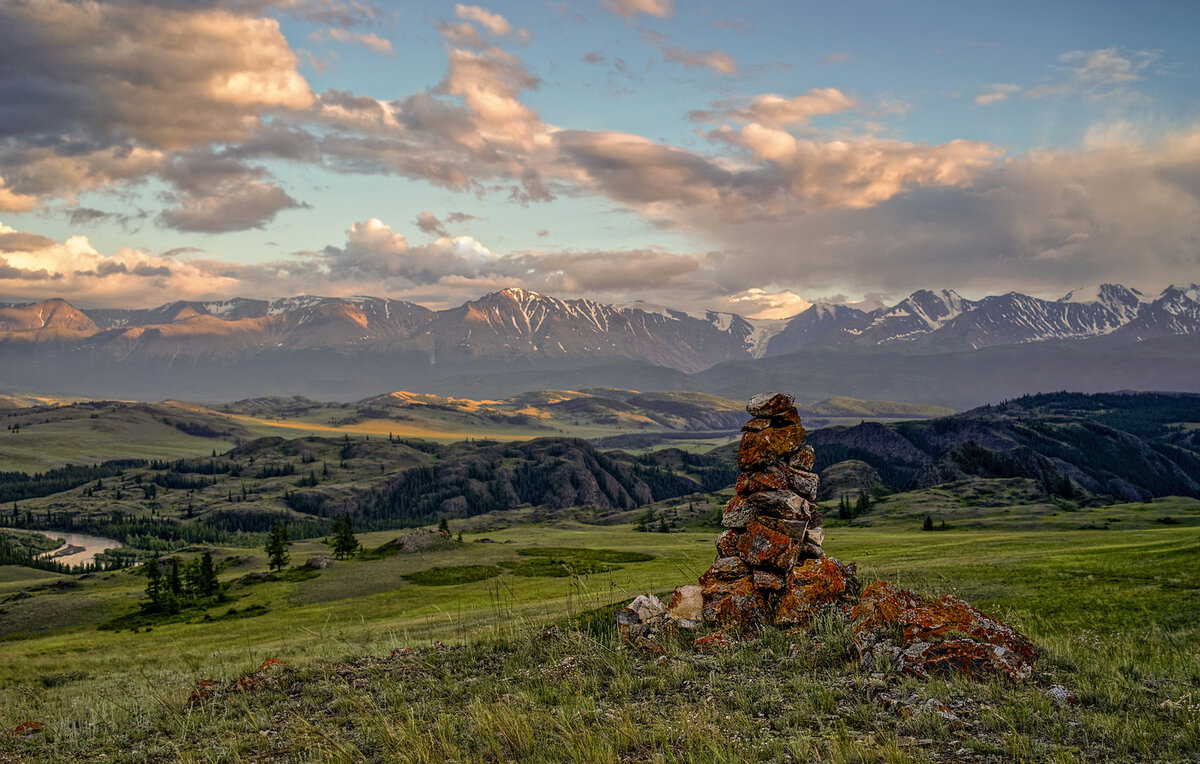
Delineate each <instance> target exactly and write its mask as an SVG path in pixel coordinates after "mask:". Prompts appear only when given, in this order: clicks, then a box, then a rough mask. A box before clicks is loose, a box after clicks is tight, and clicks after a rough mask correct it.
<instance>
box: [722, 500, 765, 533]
mask: <svg viewBox="0 0 1200 764" xmlns="http://www.w3.org/2000/svg"><path fill="white" fill-rule="evenodd" d="M756 517H758V511H757V510H756V509H755V508H754V507H753V506H751V505H750V504H749V503H748V502H747V500H746V497H745V496H734V497H733V498H732V499H730V500H729V501H728V503H726V504H725V512H724V514H722V515H721V525H723V526H725V527H726V528H745V527H746V523H748V522H750V521H751V520H753V519H754V518H756Z"/></svg>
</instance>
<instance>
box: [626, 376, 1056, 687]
mask: <svg viewBox="0 0 1200 764" xmlns="http://www.w3.org/2000/svg"><path fill="white" fill-rule="evenodd" d="M746 411H747V412H748V413H749V414H750V416H751V417H752V418H751V419H750V421H749V422H747V423H746V425H745V426H744V427H742V439H741V443H740V445H739V448H738V458H737V464H738V470H739V475H738V479H737V486H736V494H735V495H734V497H733V498H732V499H730V501H729V503H728V504H726V505H725V512H724V515H723V518H722V525H724V526H725V528H726V530H725V531H724V532H723V533H722V534H721V535H720V536H719V537H718V538H717V543H716V546H717V557H716V560H715V561H714V562H713V564H712V566H711V567H709V569H708V570H707V571H706V572H705V573H704V574H703V575H702V576H700V580H699V583H698V584H691V585H688V586H681V587H679V588H677V589H676V590H675V592H674V595H673V596H672V597H671V603H670V605H669V606H667V607H665V608H664V606H663V605H662V603H661V602H660V601H659V600H658V599H657V598H655V597H653V596H652V595H650V596H647V595H643V596H641V597H639V598H638V599H636V600H634V602H633V603H631V605H630V607H628V608H622V609H620V610H619V611H618V612H617V625H618V629H619V630H620V632H621V633H622V635H624V636H625V638H626V639H628V640H629V641H630V642H632V643H634V644H637V645H639V646H643V647H644V646H647V645H656V644H657V643H656V642H655V641H654V638H655V635H656V634H657V633H658V631H659V630H660V629H663V628H664V627H665V628H683V629H696V628H699V627H700V626H702V625H707V626H710V627H716V628H719V629H723V630H725V631H728V632H731V633H734V634H742V635H748V634H753V633H755V632H757V631H758V630H760V629H762V628H763V627H765V626H768V625H772V626H776V627H779V628H783V629H788V630H799V629H804V628H805V627H807V626H808V625H809V624H810V623H811V622H812V619H813V617H814V616H816V615H817V614H818V613H821V612H834V613H839V614H841V615H843V616H844V617H846V618H848V619H850V620H851V621H852V624H853V630H854V642H855V646H856V648H857V649H858V652H859V655H860V657H861V659H862V661H863V663H864V665H865V666H868V667H872V668H876V669H879V668H885V667H892V668H895V669H896V670H900V671H905V672H908V673H910V674H915V675H917V676H920V677H925V678H928V677H930V676H932V675H934V674H944V673H949V672H954V671H960V672H965V673H967V674H970V675H973V676H976V677H979V678H984V677H988V676H1005V677H1008V678H1010V679H1013V680H1024V679H1028V678H1029V677H1030V676H1031V675H1032V674H1033V667H1034V664H1035V662H1036V660H1037V650H1036V648H1034V646H1033V643H1032V642H1030V641H1029V639H1028V638H1026V637H1025V636H1024V635H1022V634H1020V633H1019V632H1017V631H1015V630H1014V629H1012V628H1010V627H1008V626H1005V625H1004V624H1003V623H1001V622H999V621H997V620H996V619H994V618H990V617H988V616H987V615H984V614H983V613H981V612H980V611H978V610H976V609H975V608H973V607H971V606H970V605H968V604H967V603H966V602H963V601H962V600H960V599H958V598H957V597H953V596H950V595H946V596H944V597H942V598H941V599H938V600H936V601H930V600H926V599H923V598H921V597H919V596H917V595H915V594H913V593H912V592H908V591H905V590H904V589H900V588H899V587H896V586H893V585H891V584H889V583H887V582H884V581H877V582H875V583H873V584H871V585H870V586H868V587H867V589H866V591H863V590H862V588H861V586H860V585H859V582H858V577H857V570H856V568H855V565H854V563H848V564H843V563H841V562H839V561H837V560H836V559H834V558H832V557H828V556H826V554H825V551H824V548H823V546H824V541H825V532H824V530H823V529H822V528H821V520H822V517H821V513H820V512H819V511H818V509H817V507H816V505H815V504H814V502H815V501H816V499H817V490H818V488H819V485H820V479H819V478H818V477H817V475H816V473H814V472H813V471H812V467H813V464H814V461H815V458H816V455H815V453H814V452H813V449H812V447H811V446H808V445H806V444H805V442H804V441H805V431H804V427H803V425H802V424H801V422H800V416H799V414H798V413H797V412H796V408H795V405H794V400H793V398H792V396H790V395H785V394H782V393H762V394H760V395H756V396H754V397H753V398H751V399H750V402H749V403H748V404H747V405H746ZM729 644H730V641H729V638H728V637H727V636H726V635H725V634H722V633H719V632H714V633H713V634H709V635H708V636H705V637H701V638H700V639H698V640H696V646H697V649H700V650H710V649H714V647H715V648H718V649H720V648H724V647H726V646H727V645H729Z"/></svg>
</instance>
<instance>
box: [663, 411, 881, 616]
mask: <svg viewBox="0 0 1200 764" xmlns="http://www.w3.org/2000/svg"><path fill="white" fill-rule="evenodd" d="M746 411H747V412H748V413H749V414H750V416H751V417H753V419H751V420H750V421H749V422H747V423H746V425H745V426H744V427H742V440H741V444H740V445H739V448H738V460H737V464H738V471H739V474H738V479H737V489H736V490H737V493H736V494H735V495H734V497H733V498H732V499H730V500H729V503H728V504H726V505H725V514H724V516H723V518H722V521H721V524H722V525H724V526H725V528H726V529H727V530H726V531H725V532H724V533H722V534H721V535H720V536H719V537H718V538H717V559H716V562H714V563H713V564H712V567H710V568H709V569H708V571H707V572H706V573H705V574H704V575H702V576H701V577H700V583H699V585H693V586H682V587H680V588H679V589H677V590H676V591H675V596H674V597H672V602H671V612H672V613H680V614H681V615H685V614H686V615H692V616H695V615H697V613H696V610H697V607H696V606H697V604H698V605H699V613H698V615H699V618H698V619H696V620H700V621H702V622H704V623H707V624H710V625H715V626H720V627H722V628H725V629H730V630H732V631H738V632H752V631H756V630H758V629H759V628H761V627H763V626H765V625H767V624H774V625H775V626H782V627H791V626H802V625H804V624H806V623H807V622H808V620H809V618H810V617H811V616H812V614H813V613H814V612H815V611H816V610H817V609H819V608H820V607H824V606H827V605H829V604H831V603H835V602H838V601H843V600H844V601H846V602H851V601H853V599H854V597H855V595H857V594H858V581H857V579H856V578H855V575H854V566H853V565H849V566H843V565H842V564H841V563H839V562H838V561H837V560H834V559H832V558H829V557H826V556H825V552H824V550H823V549H822V548H821V545H822V544H823V543H824V540H825V531H824V530H822V528H821V513H820V512H819V511H817V508H816V506H814V504H813V502H815V501H816V500H817V489H818V487H819V485H820V479H819V478H818V477H817V475H816V473H814V472H812V466H813V461H814V459H815V458H816V455H815V453H814V452H813V448H812V446H809V445H805V443H804V439H805V431H804V426H803V425H802V424H801V422H800V415H799V414H797V413H796V407H795V405H794V400H793V398H792V396H790V395H785V394H783V393H762V394H760V395H756V396H754V397H753V398H751V399H750V402H749V403H748V404H747V405H746ZM681 611H687V612H686V613H683V612H681Z"/></svg>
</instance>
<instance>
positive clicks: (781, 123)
mask: <svg viewBox="0 0 1200 764" xmlns="http://www.w3.org/2000/svg"><path fill="white" fill-rule="evenodd" d="M857 105H858V101H857V100H856V99H855V98H852V97H851V96H848V95H846V94H845V93H843V92H842V91H840V90H838V89H837V88H814V89H812V90H809V91H808V92H806V93H802V94H800V95H798V96H793V97H792V98H785V97H784V96H780V95H775V94H774V93H766V94H763V95H757V96H754V98H752V99H750V101H749V102H748V103H742V104H741V105H725V106H723V107H718V108H716V109H713V110H698V111H693V112H691V113H690V114H689V115H688V118H689V119H691V120H692V121H693V122H715V121H718V120H722V119H725V120H731V121H735V122H757V123H759V124H761V125H766V126H767V127H785V126H787V125H807V124H808V123H809V122H810V121H811V120H812V118H813V117H817V116H823V115H828V114H839V113H841V112H844V111H849V110H851V109H853V108H855V107H856V106H857Z"/></svg>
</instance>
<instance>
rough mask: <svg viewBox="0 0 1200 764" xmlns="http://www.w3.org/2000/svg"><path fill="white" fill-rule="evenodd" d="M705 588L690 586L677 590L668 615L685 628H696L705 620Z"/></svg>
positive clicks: (668, 608) (668, 609)
mask: <svg viewBox="0 0 1200 764" xmlns="http://www.w3.org/2000/svg"><path fill="white" fill-rule="evenodd" d="M703 590H704V587H702V586H699V585H698V584H688V585H687V586H680V587H678V588H676V589H675V593H674V594H672V595H671V604H670V605H669V606H668V607H667V615H668V616H670V617H671V619H672V620H674V621H676V622H677V623H679V624H680V625H681V626H683V627H684V628H695V627H696V626H699V625H700V622H701V621H703V620H704V591H703Z"/></svg>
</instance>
